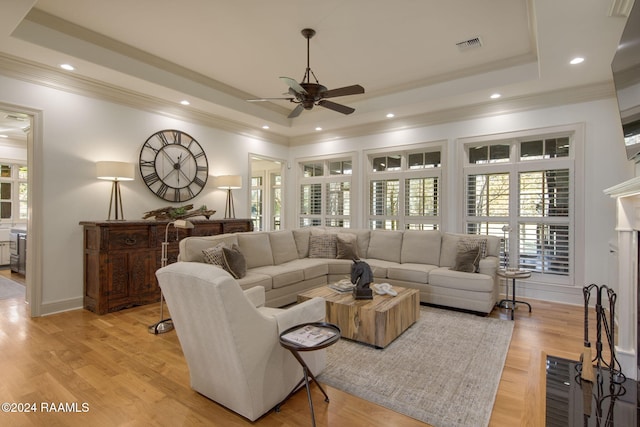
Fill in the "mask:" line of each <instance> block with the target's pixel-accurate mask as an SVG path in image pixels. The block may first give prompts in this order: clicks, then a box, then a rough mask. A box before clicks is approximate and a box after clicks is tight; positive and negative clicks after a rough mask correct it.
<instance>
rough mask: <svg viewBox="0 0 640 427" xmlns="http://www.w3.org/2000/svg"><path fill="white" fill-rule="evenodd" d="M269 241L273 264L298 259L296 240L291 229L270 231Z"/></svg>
mask: <svg viewBox="0 0 640 427" xmlns="http://www.w3.org/2000/svg"><path fill="white" fill-rule="evenodd" d="M269 242H270V244H271V253H272V254H273V263H274V264H275V265H280V264H284V263H285V262H288V261H293V260H294V259H298V250H297V247H296V241H295V240H294V238H293V232H292V231H291V230H283V231H272V232H271V233H269Z"/></svg>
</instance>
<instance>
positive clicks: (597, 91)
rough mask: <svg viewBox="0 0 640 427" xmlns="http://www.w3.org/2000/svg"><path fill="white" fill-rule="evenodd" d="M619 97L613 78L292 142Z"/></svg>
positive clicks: (334, 137) (425, 125) (309, 135)
mask: <svg viewBox="0 0 640 427" xmlns="http://www.w3.org/2000/svg"><path fill="white" fill-rule="evenodd" d="M611 97H615V90H614V88H613V84H612V82H610V81H608V82H601V83H596V84H592V85H585V86H578V87H572V88H566V89H559V90H554V91H549V92H543V93H539V94H535V95H527V96H519V97H513V98H507V99H504V100H501V101H491V102H483V103H479V104H473V105H467V106H462V107H455V108H449V109H445V110H438V111H433V112H429V113H424V114H417V115H414V116H409V117H404V118H399V119H397V120H394V121H388V120H381V121H378V122H376V123H367V124H364V125H358V126H353V127H347V128H342V129H337V130H335V131H328V132H326V133H323V134H322V135H317V134H313V133H309V134H305V135H301V136H296V137H292V138H291V139H290V143H289V144H290V145H291V146H300V145H308V144H317V143H321V142H328V141H335V140H336V139H347V138H356V137H361V136H367V135H375V134H380V133H387V132H396V131H399V130H407V129H415V128H420V127H427V126H434V125H439V124H444V123H451V122H458V121H462V120H471V119H479V118H486V117H492V116H497V115H502V114H513V113H519V112H524V111H531V110H538V109H541V108H549V107H555V106H559V105H569V104H579V103H582V102H589V101H595V100H599V99H606V98H611Z"/></svg>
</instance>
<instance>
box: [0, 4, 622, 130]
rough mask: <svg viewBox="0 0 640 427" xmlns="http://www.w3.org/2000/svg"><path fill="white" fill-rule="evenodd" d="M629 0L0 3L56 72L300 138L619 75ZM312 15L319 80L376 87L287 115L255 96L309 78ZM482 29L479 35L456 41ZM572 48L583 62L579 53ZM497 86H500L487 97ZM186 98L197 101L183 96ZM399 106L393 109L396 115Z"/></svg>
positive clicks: (284, 105)
mask: <svg viewBox="0 0 640 427" xmlns="http://www.w3.org/2000/svg"><path fill="white" fill-rule="evenodd" d="M629 3H630V1H629V0H563V1H558V0H528V1H527V0H447V1H435V0H395V1H393V2H390V1H388V0H323V1H312V0H272V1H264V0H254V1H251V0H236V1H225V0H181V1H179V2H178V1H171V0H136V1H130V0H110V1H100V0H64V1H61V0H39V1H34V0H12V1H11V2H6V1H5V2H3V3H2V6H0V8H1V11H2V13H0V60H2V59H3V58H4V59H10V60H11V61H14V62H15V61H17V62H18V63H20V64H25V66H26V65H28V66H30V67H33V66H34V65H36V66H37V67H39V68H41V70H42V71H43V72H46V74H43V75H44V76H50V78H51V79H52V80H54V81H58V82H60V81H63V80H64V78H66V79H68V77H66V76H65V75H64V74H61V73H67V72H63V71H61V70H59V68H58V66H59V65H60V64H62V63H70V64H72V65H74V66H75V67H76V70H75V71H73V72H71V73H70V75H72V76H74V78H75V79H76V80H79V81H82V82H102V83H104V84H106V85H108V86H109V87H116V88H120V89H123V90H125V91H127V92H129V93H132V95H134V94H141V95H145V96H146V98H145V99H152V100H154V101H159V102H160V103H164V105H175V110H174V111H182V112H183V113H184V114H185V115H189V114H191V115H194V116H199V117H205V116H206V117H209V118H211V119H212V120H219V121H221V122H225V123H232V124H234V125H237V126H239V127H241V128H246V129H247V130H249V131H250V130H251V129H255V130H256V132H258V133H260V134H261V135H263V136H266V137H269V135H271V136H272V137H274V138H276V139H278V138H279V139H284V140H295V139H296V138H298V139H304V138H308V137H309V136H310V135H317V134H318V133H317V132H315V131H314V128H315V127H316V126H321V127H322V128H323V131H322V133H325V135H326V134H330V133H332V134H339V133H340V132H341V131H342V130H346V129H364V128H366V127H371V128H374V127H375V128H381V127H401V126H403V125H406V124H407V123H410V122H415V121H416V120H421V118H427V117H429V115H434V114H437V113H438V112H440V113H441V112H442V111H452V109H461V108H470V107H473V108H475V111H481V110H486V111H488V112H496V111H501V110H505V109H506V108H507V107H509V108H515V107H514V106H516V105H517V104H518V103H519V102H520V103H523V102H526V101H527V100H531V99H534V98H535V97H540V96H549V94H553V93H557V92H561V93H563V94H570V93H573V92H580V91H584V90H585V88H587V90H588V88H593V87H596V86H598V85H600V86H602V85H603V83H608V84H609V85H610V82H611V67H610V64H611V60H612V57H613V54H614V53H615V50H616V47H617V44H618V41H619V39H620V35H621V33H622V29H623V26H624V23H625V21H626V18H625V17H620V16H610V15H611V12H610V11H611V9H612V7H613V8H614V9H615V8H622V9H624V8H630V6H629ZM616 10H617V9H616ZM614 15H615V13H614ZM307 27H308V28H313V29H315V30H316V32H317V34H316V35H315V37H313V38H312V39H311V55H310V60H311V63H310V66H311V69H312V70H313V72H314V73H315V75H316V76H317V78H318V80H319V82H320V83H321V84H323V85H325V86H327V87H328V88H329V89H334V88H338V87H342V86H348V85H352V84H360V85H362V86H363V87H364V88H365V90H366V92H365V94H363V95H354V96H347V97H340V98H334V99H332V100H333V101H335V102H339V103H344V104H346V105H349V106H351V107H354V108H355V109H356V111H355V113H353V114H351V115H348V116H344V115H342V114H340V113H336V112H334V111H330V110H327V109H324V108H322V107H319V106H316V107H315V108H314V109H313V110H311V111H304V112H303V113H302V114H301V115H300V116H299V117H298V118H295V119H288V118H287V115H288V114H289V112H290V111H291V110H292V109H293V108H294V107H295V104H292V103H289V102H288V101H274V102H270V103H266V102H265V103H249V102H246V101H245V100H246V99H248V98H261V97H278V96H281V95H282V94H283V93H284V92H285V91H286V90H287V87H286V86H285V85H284V84H283V83H282V82H281V81H280V80H279V79H278V77H280V76H288V77H292V78H294V79H296V80H298V81H300V80H301V79H302V77H303V75H304V72H305V67H306V40H305V39H304V38H303V36H302V35H301V34H300V31H301V30H302V29H303V28H307ZM474 37H479V38H480V40H481V41H482V46H481V47H478V48H472V49H468V50H466V51H461V50H460V49H459V48H458V47H457V46H456V43H458V42H462V41H465V40H468V39H471V38H474ZM575 56H582V57H584V58H585V61H584V63H582V64H580V65H577V66H571V65H570V64H569V60H570V59H572V58H573V57H575ZM1 68H2V67H1V66H0V72H1ZM61 76H63V77H61ZM45 78H46V77H45ZM59 85H62V83H59ZM600 86H598V87H600ZM496 92H498V93H501V94H502V97H501V98H500V99H499V100H490V99H489V96H490V95H491V94H492V93H496ZM611 94H613V90H612V89H611ZM183 99H187V100H189V101H190V102H191V105H189V106H188V107H183V106H181V105H179V102H180V101H181V100H183ZM389 112H393V113H394V114H395V115H396V116H395V118H393V119H386V118H385V115H386V114H387V113H389ZM178 114H180V113H178ZM0 125H1V123H0ZM263 125H268V126H269V127H270V129H269V130H268V131H266V132H265V131H263V130H262V129H261V127H262V126H263Z"/></svg>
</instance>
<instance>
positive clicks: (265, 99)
mask: <svg viewBox="0 0 640 427" xmlns="http://www.w3.org/2000/svg"><path fill="white" fill-rule="evenodd" d="M294 99H295V98H291V97H289V98H257V99H245V101H247V102H264V101H273V100H281V101H293V100H294Z"/></svg>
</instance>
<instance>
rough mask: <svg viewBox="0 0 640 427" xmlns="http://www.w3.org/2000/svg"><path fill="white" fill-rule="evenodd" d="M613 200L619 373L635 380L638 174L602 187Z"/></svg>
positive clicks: (639, 225) (639, 213)
mask: <svg viewBox="0 0 640 427" xmlns="http://www.w3.org/2000/svg"><path fill="white" fill-rule="evenodd" d="M604 192H605V193H606V194H608V195H609V196H611V197H612V198H614V199H615V200H616V231H617V234H618V283H617V286H616V289H617V290H616V292H617V294H618V307H617V308H616V310H617V312H618V319H617V320H618V331H619V332H618V342H617V344H616V354H617V357H618V360H619V361H620V365H621V367H622V372H623V373H624V374H625V375H626V376H627V377H628V378H632V379H634V380H637V379H638V376H639V375H638V373H639V372H638V371H639V367H638V352H639V351H638V350H639V349H638V344H639V339H638V333H639V328H638V307H639V306H638V285H639V283H638V244H639V241H638V235H639V234H640V177H635V178H633V179H630V180H628V181H625V182H623V183H621V184H618V185H615V186H613V187H610V188H608V189H606V190H604Z"/></svg>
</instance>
